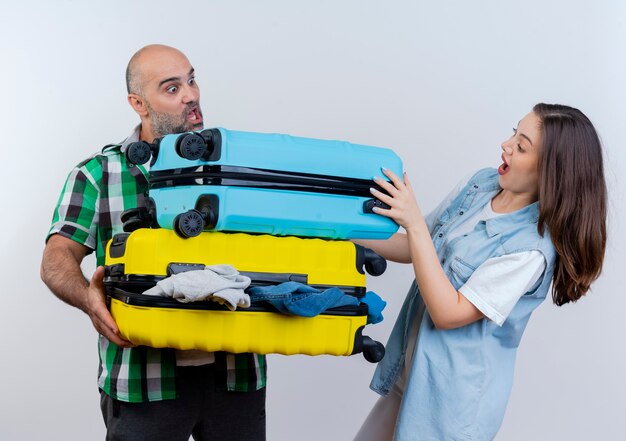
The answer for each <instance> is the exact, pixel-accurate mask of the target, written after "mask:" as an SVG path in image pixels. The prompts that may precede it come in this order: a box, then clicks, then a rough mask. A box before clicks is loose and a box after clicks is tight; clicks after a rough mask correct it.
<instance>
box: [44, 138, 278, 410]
mask: <svg viewBox="0 0 626 441" xmlns="http://www.w3.org/2000/svg"><path fill="white" fill-rule="evenodd" d="M139 131H140V126H138V127H137V128H136V129H135V130H134V131H133V133H132V134H131V136H129V137H128V138H126V140H124V141H123V142H122V143H121V144H116V145H110V146H106V147H105V148H104V149H102V151H101V152H99V153H97V154H95V155H93V156H91V157H90V158H88V159H87V160H85V161H83V162H81V163H80V164H78V165H77V166H76V167H75V168H74V169H73V170H72V171H71V172H70V174H69V176H68V177H67V180H66V182H65V185H64V187H63V191H62V192H61V197H60V198H59V202H58V204H57V207H56V209H55V211H54V216H53V220H52V227H51V228H50V231H49V232H48V236H47V238H49V237H50V236H51V235H53V234H60V235H62V236H64V237H67V238H69V239H72V240H74V241H76V242H78V243H80V244H82V245H84V246H86V247H87V248H88V249H89V250H90V252H93V251H95V252H96V261H97V264H98V265H103V264H104V259H105V250H106V244H107V242H108V241H109V240H110V239H111V237H113V235H115V234H117V233H121V232H122V223H121V221H120V214H121V213H122V212H123V211H125V210H128V209H131V208H136V207H145V204H146V193H147V190H148V180H147V177H146V176H147V170H146V168H145V167H144V166H133V165H132V164H128V163H127V162H126V158H125V155H124V152H125V150H126V147H127V146H128V144H130V143H131V142H133V141H137V140H138V139H139ZM47 238H46V240H47ZM98 352H99V356H100V367H99V370H98V386H99V387H100V388H101V389H102V390H104V392H105V393H107V394H108V395H110V396H111V397H113V398H115V399H118V400H121V401H127V402H145V401H158V400H164V399H172V398H176V351H175V350H173V349H154V348H149V347H145V346H139V347H135V348H120V347H118V346H117V345H115V344H113V343H111V342H110V341H109V340H107V339H106V338H105V337H103V336H99V344H98ZM214 359H215V361H214V363H215V372H216V376H217V378H216V384H218V385H219V386H221V388H222V389H223V390H230V391H240V392H246V391H252V390H258V389H261V388H263V387H265V384H266V371H267V367H266V364H265V361H266V360H265V356H263V355H258V354H249V353H246V354H229V353H225V352H216V353H215V354H214Z"/></svg>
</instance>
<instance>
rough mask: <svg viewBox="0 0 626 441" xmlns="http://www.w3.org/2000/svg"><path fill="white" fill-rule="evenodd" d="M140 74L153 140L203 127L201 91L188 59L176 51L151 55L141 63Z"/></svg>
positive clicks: (165, 51)
mask: <svg viewBox="0 0 626 441" xmlns="http://www.w3.org/2000/svg"><path fill="white" fill-rule="evenodd" d="M141 72H142V80H143V87H142V91H143V98H144V99H145V102H146V107H147V109H148V119H149V121H150V125H151V126H152V133H153V135H154V137H155V138H158V137H162V136H164V135H167V134H170V133H181V132H187V131H195V130H201V129H202V128H203V127H204V124H203V121H202V110H201V109H200V89H199V87H198V85H197V83H196V80H195V77H194V69H193V67H192V66H191V64H190V63H189V60H187V57H185V56H184V55H183V54H182V53H180V52H178V51H175V50H160V51H153V52H152V53H150V54H149V55H146V57H145V60H142V64H141Z"/></svg>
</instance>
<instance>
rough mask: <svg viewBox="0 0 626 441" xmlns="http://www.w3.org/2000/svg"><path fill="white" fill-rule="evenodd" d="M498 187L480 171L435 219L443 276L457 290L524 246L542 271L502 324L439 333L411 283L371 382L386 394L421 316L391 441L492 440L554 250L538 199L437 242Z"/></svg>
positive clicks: (492, 173)
mask: <svg viewBox="0 0 626 441" xmlns="http://www.w3.org/2000/svg"><path fill="white" fill-rule="evenodd" d="M499 191H500V187H499V185H498V173H497V171H496V170H495V169H484V170H480V171H479V172H478V173H476V174H475V175H474V176H473V177H472V178H471V179H470V180H469V182H468V184H467V185H466V186H465V187H464V188H463V189H462V190H461V192H460V193H459V194H458V196H457V197H456V198H454V199H453V200H452V202H451V203H450V206H449V207H448V208H447V209H446V210H445V211H444V212H443V213H442V214H441V215H440V216H439V217H438V219H436V221H435V222H434V225H433V227H432V231H431V233H432V238H433V243H434V245H435V248H436V250H437V253H438V256H439V260H440V262H441V265H442V267H443V270H444V272H445V273H446V275H447V277H448V279H449V280H450V282H451V283H452V285H453V286H454V288H455V289H457V290H458V289H459V288H460V287H461V286H462V285H463V284H464V283H465V282H466V281H467V280H468V279H469V277H470V276H471V275H472V273H473V272H474V270H475V269H476V268H478V267H479V266H480V265H481V264H482V263H483V262H485V261H486V260H488V259H490V258H492V257H499V256H503V255H505V254H511V253H517V252H522V251H529V250H537V251H539V252H541V253H542V254H543V256H544V258H545V259H546V263H547V265H546V270H545V271H544V274H543V275H542V277H541V278H540V281H539V283H538V284H536V285H535V287H534V289H533V290H532V291H530V292H527V293H526V294H524V295H523V296H522V297H521V299H520V300H519V301H518V302H517V304H516V305H515V307H514V308H513V310H512V311H511V313H510V315H509V316H508V317H507V319H506V320H505V322H504V323H503V325H502V326H501V327H499V326H498V325H496V324H495V323H493V322H491V321H490V320H487V319H481V320H478V321H476V322H474V323H470V324H469V325H466V326H462V327H460V328H456V329H449V330H439V329H437V328H435V325H434V324H433V322H432V320H431V318H430V316H429V314H428V311H427V310H426V307H425V305H424V302H423V300H422V298H421V296H420V292H419V287H417V286H416V284H415V282H414V283H413V285H412V286H411V288H410V290H409V292H408V294H407V297H406V299H405V302H404V304H403V306H402V309H401V311H400V314H399V315H398V319H397V321H396V323H395V325H394V328H393V330H392V332H391V336H390V337H389V341H388V343H387V346H386V354H385V358H384V359H383V360H382V361H381V362H380V364H379V365H378V367H377V369H376V372H375V373H374V378H373V380H372V383H371V387H372V389H373V390H375V391H377V392H378V393H380V394H383V395H384V394H387V393H388V392H389V390H390V388H391V386H393V384H394V383H395V382H396V381H397V379H398V376H399V375H400V373H401V372H402V369H403V367H404V360H405V355H406V354H405V352H406V343H407V336H408V332H409V330H410V329H411V324H412V322H413V320H419V319H420V318H421V323H420V325H419V333H418V340H417V344H416V346H415V352H414V354H413V361H412V366H411V367H410V369H409V376H408V379H407V382H406V385H405V390H404V396H403V399H402V404H401V406H400V410H399V415H398V421H397V424H396V432H395V438H394V439H395V440H396V441H409V440H416V441H417V440H420V441H421V440H433V441H442V440H445V441H449V440H491V439H493V438H494V437H495V435H496V433H497V431H498V429H499V428H500V425H501V423H502V419H503V417H504V411H505V409H506V404H507V401H508V398H509V394H510V391H511V386H512V382H513V370H514V364H515V355H516V352H517V347H518V346H519V342H520V339H521V337H522V333H523V332H524V328H525V327H526V323H527V322H528V319H529V318H530V314H531V313H532V311H533V310H534V309H535V308H536V307H537V306H539V304H541V302H542V301H543V300H544V299H545V297H546V294H547V292H548V290H549V287H550V283H551V279H552V271H553V267H554V260H555V251H554V247H553V245H552V242H551V240H550V237H549V234H548V233H547V232H546V234H545V235H544V236H543V237H542V236H541V235H539V233H538V232H537V219H538V216H539V205H538V203H537V202H535V203H533V204H531V205H528V206H526V207H524V208H522V209H521V210H518V211H515V212H513V213H508V214H506V215H503V216H499V217H497V218H493V219H489V220H487V221H480V222H479V223H478V224H477V225H476V228H475V229H474V230H473V231H472V232H470V233H469V234H467V235H464V236H461V237H457V238H455V239H453V240H451V241H450V242H448V243H447V245H446V246H445V247H444V246H443V244H444V243H445V242H446V237H447V235H448V234H449V233H450V232H451V231H452V230H453V229H454V228H455V225H457V224H458V223H459V222H460V221H461V220H462V218H463V216H471V215H472V214H474V213H475V212H476V211H477V210H480V209H482V207H483V206H484V205H485V204H486V203H487V202H488V201H489V200H491V199H492V198H493V197H494V196H495V195H496V194H497V193H498V192H499Z"/></svg>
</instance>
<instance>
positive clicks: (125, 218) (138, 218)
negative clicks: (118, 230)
mask: <svg viewBox="0 0 626 441" xmlns="http://www.w3.org/2000/svg"><path fill="white" fill-rule="evenodd" d="M120 220H121V221H122V229H123V230H124V231H125V232H126V233H132V232H133V231H135V230H138V229H139V228H152V227H156V226H157V225H156V222H155V217H154V215H153V212H152V211H151V210H150V209H149V208H143V207H142V208H131V209H129V210H126V211H123V212H122V214H121V215H120Z"/></svg>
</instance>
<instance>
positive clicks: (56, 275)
mask: <svg viewBox="0 0 626 441" xmlns="http://www.w3.org/2000/svg"><path fill="white" fill-rule="evenodd" d="M86 254H87V248H86V247H85V246H84V245H81V244H79V243H78V242H75V241H73V240H71V239H68V238H66V237H63V236H61V235H59V234H54V235H53V236H51V237H50V238H49V239H48V243H47V244H46V247H45V249H44V252H43V259H42V261H41V280H43V282H44V283H45V284H46V285H47V286H48V288H50V290H51V291H52V292H53V293H54V294H55V295H56V296H57V297H58V298H59V299H61V300H63V301H64V302H65V303H68V304H70V305H72V306H74V307H76V308H78V309H80V310H82V311H83V312H84V313H86V314H87V315H88V316H89V318H90V319H91V322H92V324H93V326H94V328H96V331H98V333H100V334H102V335H104V336H105V337H106V338H107V339H109V340H110V341H111V342H113V343H115V344H116V345H118V346H121V347H131V346H132V344H131V343H130V342H128V341H126V340H124V339H122V338H121V336H120V331H119V328H118V327H117V325H116V324H115V321H114V320H113V317H111V314H110V313H109V310H108V309H107V307H106V304H105V293H104V285H103V283H102V278H103V277H104V268H103V267H101V266H100V267H98V268H97V269H96V271H95V273H94V274H93V276H92V278H91V280H90V281H88V280H87V279H86V278H85V276H84V275H83V272H82V271H81V269H80V263H81V262H82V260H83V258H84V257H85V255H86Z"/></svg>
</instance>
